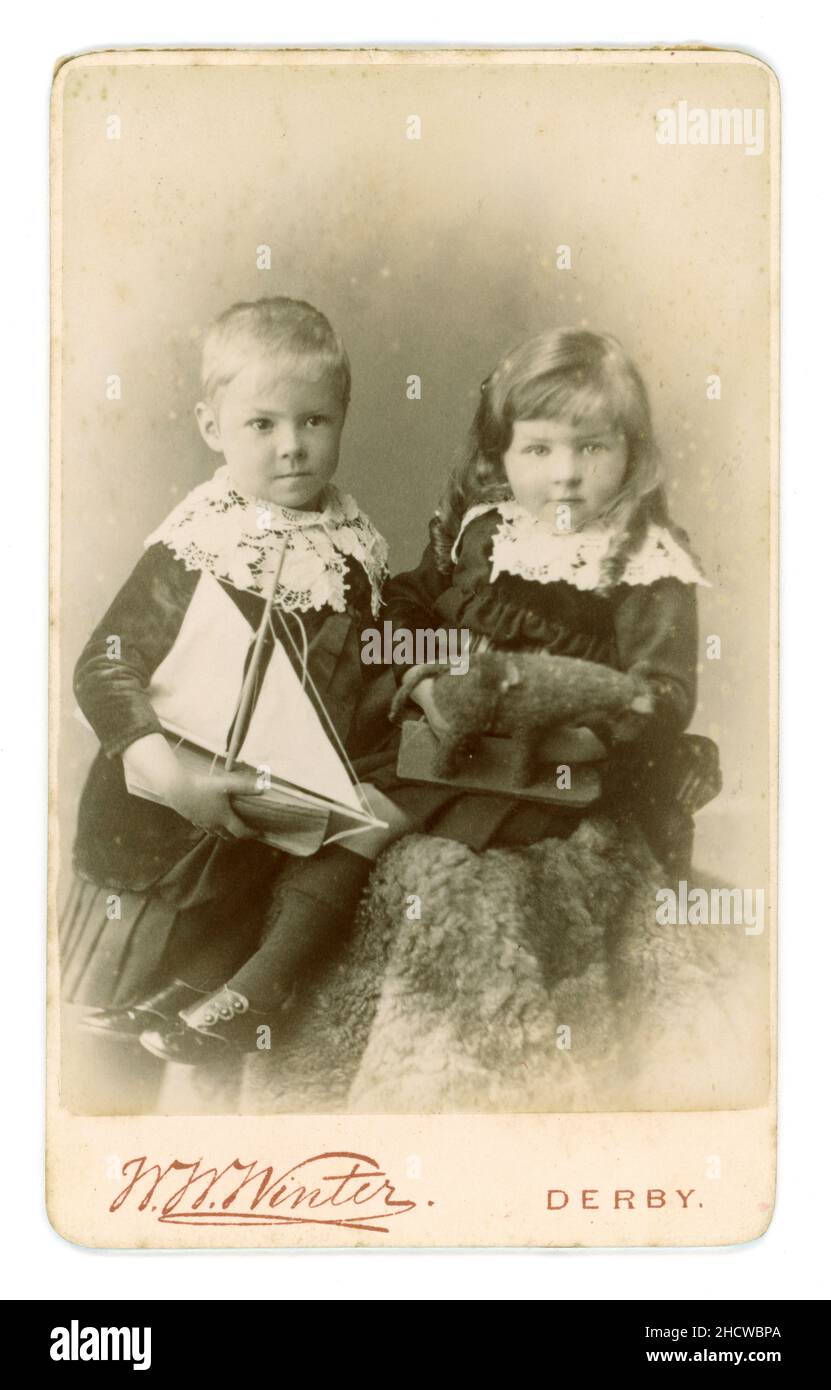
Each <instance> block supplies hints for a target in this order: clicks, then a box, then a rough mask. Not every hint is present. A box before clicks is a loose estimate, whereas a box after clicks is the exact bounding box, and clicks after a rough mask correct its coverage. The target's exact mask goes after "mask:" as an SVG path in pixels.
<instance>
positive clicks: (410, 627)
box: [383, 542, 450, 683]
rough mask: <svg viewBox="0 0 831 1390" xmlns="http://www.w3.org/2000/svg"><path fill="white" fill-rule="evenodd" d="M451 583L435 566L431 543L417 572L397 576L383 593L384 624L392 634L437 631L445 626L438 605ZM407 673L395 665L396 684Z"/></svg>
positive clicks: (404, 667) (402, 667)
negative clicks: (389, 626) (389, 628)
mask: <svg viewBox="0 0 831 1390" xmlns="http://www.w3.org/2000/svg"><path fill="white" fill-rule="evenodd" d="M449 583H450V579H449V577H448V575H446V574H443V573H442V571H441V570H440V569H439V567H438V565H437V564H436V560H435V556H434V554H433V548H432V545H430V544H429V542H428V544H427V546H426V548H425V550H424V554H423V555H422V557H421V560H420V561H419V563H418V564H417V565H416V567H415V569H412V570H406V571H404V573H402V574H397V575H396V576H395V577H394V578H393V579H390V580H389V581H388V582H387V586H386V588H385V590H384V610H383V616H384V620H385V622H389V623H390V624H391V625H392V631H393V632H396V631H407V632H412V633H415V631H416V629H418V628H420V629H421V630H422V631H428V630H432V631H435V630H436V629H437V628H438V627H441V626H442V624H441V622H439V621H437V616H436V610H435V603H436V600H437V599H438V597H439V595H440V594H442V593H443V592H444V590H445V589H446V588H447V587H448V585H449ZM406 671H407V666H406V665H403V664H396V665H394V666H393V672H394V675H395V679H396V681H397V682H399V683H400V681H401V680H402V679H403V677H404V675H405V673H406Z"/></svg>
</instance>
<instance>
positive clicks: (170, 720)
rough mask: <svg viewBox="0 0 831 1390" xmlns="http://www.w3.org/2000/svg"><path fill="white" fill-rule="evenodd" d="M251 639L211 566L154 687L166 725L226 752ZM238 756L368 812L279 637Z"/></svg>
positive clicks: (315, 792)
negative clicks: (211, 571)
mask: <svg viewBox="0 0 831 1390" xmlns="http://www.w3.org/2000/svg"><path fill="white" fill-rule="evenodd" d="M251 640H252V634H251V627H250V624H249V623H248V622H247V621H246V619H245V618H244V617H243V615H242V613H240V611H239V609H238V607H237V605H236V604H235V603H234V601H233V600H232V599H231V598H230V597H229V595H228V594H227V593H226V592H225V590H224V589H223V588H222V585H221V584H219V583H218V582H217V580H215V579H214V578H213V577H212V576H211V575H209V574H207V573H204V572H203V573H202V574H201V575H200V577H199V581H198V583H197V586H196V589H195V591H194V594H193V597H192V599H191V602H190V604H189V606H188V610H187V613H186V614H185V617H184V620H183V622H182V626H181V628H180V630H179V633H178V635H177V637H176V641H175V642H174V644H173V646H172V648H171V650H170V651H169V652H168V654H167V656H166V657H165V658H164V660H163V661H162V662H161V663H160V664H159V666H158V667H157V668H156V670H155V671H154V673H153V676H152V678H151V681H150V684H149V686H148V688H147V694H148V696H149V698H150V702H151V704H152V705H153V708H154V710H155V712H156V714H157V715H158V718H159V720H160V722H161V723H162V724H163V725H164V727H165V729H167V730H169V731H170V732H171V733H173V734H177V735H179V736H180V737H181V738H183V739H187V740H188V741H189V742H190V743H195V744H197V745H198V746H199V747H201V748H205V749H207V750H208V752H210V753H214V754H216V755H217V756H218V757H223V756H224V754H225V751H226V748H227V745H228V734H229V731H230V728H231V724H232V722H233V719H234V713H235V710H236V708H237V704H238V701H239V696H240V689H241V686H242V681H243V672H244V669H245V659H246V656H247V654H248V651H249V648H250V646H251ZM237 757H238V761H240V762H243V763H246V764H248V765H249V766H251V767H255V768H260V767H267V768H268V770H269V775H270V776H271V778H272V779H273V780H274V781H278V780H280V779H283V780H285V781H286V782H291V783H292V784H294V785H295V786H298V787H301V788H303V789H304V790H305V791H306V792H311V793H312V794H313V795H315V796H321V797H325V798H326V799H327V800H328V801H333V802H335V803H337V804H339V805H340V806H342V807H343V808H344V809H348V810H350V811H357V812H358V813H359V815H360V816H362V817H364V816H366V815H367V813H366V811H365V808H364V807H363V806H362V804H361V802H360V800H359V798H358V795H357V793H356V791H355V787H354V784H353V782H352V779H351V778H350V776H349V773H348V771H347V769H346V767H345V766H344V764H343V762H342V761H341V759H340V757H339V756H338V753H337V752H336V751H335V748H334V746H333V745H332V743H331V742H330V741H329V739H328V737H327V735H326V733H325V732H324V729H323V726H322V724H321V721H320V718H319V717H318V714H317V711H316V709H315V707H314V705H313V703H312V701H311V699H310V697H309V696H308V695H307V694H306V692H305V691H304V690H303V687H302V686H301V684H300V681H299V680H298V678H297V676H296V675H295V672H294V669H293V667H292V665H291V662H290V661H289V659H288V657H287V655H286V653H285V651H284V649H283V647H282V645H281V644H280V643H279V642H278V643H277V645H276V647H275V649H274V652H273V653H272V656H271V660H270V661H269V662H268V665H267V667H266V672H265V678H264V680H263V682H262V685H261V688H260V690H259V692H258V694H257V701H256V704H255V706H254V713H253V716H252V718H251V722H250V725H249V728H248V731H247V734H246V737H245V740H244V742H243V744H242V747H241V749H240V750H239V753H238V755H237ZM370 818H371V817H370Z"/></svg>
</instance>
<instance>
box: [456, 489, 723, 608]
mask: <svg viewBox="0 0 831 1390" xmlns="http://www.w3.org/2000/svg"><path fill="white" fill-rule="evenodd" d="M493 510H496V511H497V512H498V513H499V517H500V520H499V525H498V526H497V528H496V531H495V533H494V538H493V559H492V563H491V574H490V578H491V583H492V582H493V581H494V579H496V578H497V576H498V575H500V574H513V575H517V576H518V577H519V578H521V579H533V580H535V581H536V582H537V583H538V584H551V583H554V582H555V581H558V580H560V581H565V583H566V584H573V585H574V587H575V588H576V589H599V588H601V587H602V585H603V562H604V560H605V559H606V557H607V555H608V553H609V549H610V547H611V544H612V537H613V534H614V533H613V531H612V530H610V529H609V528H608V527H595V528H590V527H589V528H587V529H586V530H584V531H572V532H564V533H563V534H561V535H559V534H557V533H556V532H554V531H550V530H549V529H548V528H547V527H545V526H543V525H541V523H540V522H539V521H538V520H537V518H536V517H534V516H532V515H531V513H530V512H527V511H526V510H525V508H524V507H521V506H520V505H519V503H518V502H480V503H478V505H477V506H475V507H471V508H470V510H469V511H468V512H466V513H465V516H464V519H463V521H462V525H461V529H460V531H459V535H458V536H457V538H456V544H455V545H454V547H453V551H452V559H453V560H455V559H456V558H457V553H458V546H459V542H460V540H461V538H462V534H463V532H464V530H465V527H466V526H468V525H469V524H470V522H471V521H473V520H474V519H475V518H476V517H478V516H483V515H484V514H485V512H489V511H493ZM658 579H680V581H681V583H682V584H703V585H706V586H707V587H709V581H708V580H706V579H705V578H704V576H703V574H702V573H701V571H700V570H699V569H698V567H697V565H696V563H695V561H694V560H693V558H692V556H691V555H689V554H688V553H687V551H686V550H684V548H683V546H681V545H679V543H678V541H676V540H675V538H674V536H673V535H672V534H671V532H670V531H668V530H667V529H666V527H664V526H658V525H657V524H656V523H655V522H652V523H650V525H649V528H648V530H647V532H646V535H645V537H644V540H643V543H642V544H641V546H640V547H639V549H638V550H637V551H636V552H635V553H634V554H633V555H630V556H629V559H628V560H627V562H626V567H625V569H624V571H623V574H622V575H621V577H620V579H619V580H618V583H620V584H631V585H635V584H654V583H655V582H656V580H658Z"/></svg>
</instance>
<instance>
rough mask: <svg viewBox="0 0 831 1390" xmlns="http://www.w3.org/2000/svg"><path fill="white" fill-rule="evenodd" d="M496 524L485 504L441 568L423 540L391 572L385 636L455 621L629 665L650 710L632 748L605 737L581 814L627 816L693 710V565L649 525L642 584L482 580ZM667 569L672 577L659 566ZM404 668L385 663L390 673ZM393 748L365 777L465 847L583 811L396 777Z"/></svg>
mask: <svg viewBox="0 0 831 1390" xmlns="http://www.w3.org/2000/svg"><path fill="white" fill-rule="evenodd" d="M500 524H501V516H500V513H499V511H498V510H496V509H491V510H488V511H483V512H481V514H479V515H475V516H472V519H471V520H470V521H469V523H468V524H467V525H466V526H465V527H464V529H463V531H462V533H461V536H460V539H459V540H458V541H457V544H456V547H455V551H454V554H455V563H454V565H453V567H452V569H451V571H450V572H449V573H446V572H442V571H441V570H440V569H439V568H438V566H437V564H436V560H435V557H434V553H433V548H432V546H431V545H428V546H427V547H426V549H425V551H424V554H423V556H422V559H421V562H420V564H419V565H418V566H417V567H416V568H415V569H414V570H410V571H408V572H407V573H404V574H399V575H398V576H396V577H395V578H393V579H392V580H390V582H389V584H388V585H387V588H386V590H385V600H386V603H385V608H384V613H383V616H384V619H385V621H389V622H390V623H391V624H392V628H393V631H395V630H407V631H410V632H413V633H414V632H415V630H416V629H418V628H421V629H422V630H428V629H436V628H441V627H444V628H447V629H451V628H454V629H461V628H466V629H468V631H469V632H470V634H471V641H472V643H473V644H475V639H476V638H477V637H484V638H486V639H487V645H489V646H490V647H492V648H499V649H504V650H514V651H519V650H526V651H527V650H538V651H545V652H549V653H551V654H553V655H558V656H568V657H578V658H581V659H583V660H586V661H594V662H600V663H604V664H607V665H609V666H612V667H614V668H615V669H617V670H621V671H637V672H638V673H639V674H640V675H641V676H643V677H644V678H645V679H646V680H647V681H648V683H649V685H650V687H651V689H652V693H653V697H654V705H655V712H654V714H653V715H652V716H651V718H650V720H649V722H648V724H646V725H645V727H644V731H643V735H642V737H641V738H640V739H639V741H638V744H637V745H636V746H635V747H631V746H629V745H626V746H624V745H620V746H619V747H616V746H615V744H614V738H613V736H612V735H611V732H610V734H609V738H608V744H610V745H611V746H610V757H609V760H608V763H607V765H606V768H605V776H604V787H605V791H604V794H603V798H602V800H601V802H600V803H597V804H594V805H593V807H592V808H591V809H592V812H593V813H594V814H597V813H598V812H605V813H608V814H612V815H618V816H620V815H633V814H634V815H638V814H639V812H640V811H643V810H644V808H643V806H642V805H641V804H640V803H642V802H643V798H642V796H641V795H640V793H638V792H637V791H636V790H635V788H636V786H637V782H638V771H639V769H642V768H643V767H644V766H651V767H653V768H656V769H657V768H658V767H659V766H660V765H661V764H662V763H663V761H664V760H665V757H666V755H667V754H668V753H669V751H670V750H671V749H672V747H673V745H674V744H675V743H676V742H677V740H678V738H679V735H681V734H682V732H683V730H684V729H685V728H686V727H687V724H688V723H689V721H690V719H691V718H692V715H693V711H694V709H695V702H696V665H697V640H698V639H697V613H696V593H695V582H696V581H695V571H694V566H693V562H692V560H691V558H690V557H689V556H687V555H686V553H683V555H680V554H679V550H678V547H677V545H674V544H673V543H672V539H671V537H669V536H667V535H666V534H665V533H664V534H663V535H661V534H658V533H657V532H656V534H655V535H654V536H653V538H652V546H651V549H652V552H653V560H657V561H658V563H653V564H652V565H651V566H650V565H649V564H641V565H640V567H639V566H638V564H637V562H636V563H635V564H633V566H632V574H633V577H634V576H635V575H639V576H640V577H642V578H643V579H646V578H647V577H648V575H649V574H650V573H652V574H654V576H655V577H654V578H653V579H652V580H651V582H640V583H632V582H629V583H620V584H618V585H617V586H615V587H614V588H613V589H612V590H611V591H609V592H605V593H599V592H597V591H596V590H595V589H594V588H591V587H579V573H578V574H575V575H574V576H573V579H575V580H577V582H570V581H568V580H565V579H557V580H547V581H545V582H543V581H538V580H533V579H528V578H525V577H523V576H522V575H519V574H516V573H508V572H500V573H498V574H496V576H495V577H494V578H492V571H493V552H494V538H495V535H496V532H497V528H498V527H499V526H500ZM673 561H675V563H673ZM673 568H675V569H676V570H677V571H678V574H679V575H682V576H683V578H679V577H676V576H675V575H673V574H672V573H667V571H671V570H672V569H673ZM691 581H692V582H691ZM698 582H706V581H698ZM406 669H407V668H406V667H402V666H399V667H397V668H396V676H397V678H398V679H399V680H400V679H401V677H402V676H403V673H404V671H405V670H406ZM420 716H421V711H420V709H418V708H417V707H416V706H412V717H414V718H417V717H420ZM604 742H607V739H605V738H604ZM393 747H394V745H391V746H390V748H389V749H388V757H387V762H386V766H384V767H379V768H378V769H377V770H376V771H375V773H374V775H373V778H372V780H373V781H374V782H375V784H376V785H377V786H378V787H380V788H381V789H382V790H384V791H385V792H386V793H387V795H388V796H390V798H391V799H392V800H393V801H394V802H395V803H396V804H397V805H399V806H400V807H401V808H402V809H404V810H406V811H407V812H408V814H409V815H410V816H411V817H412V819H413V821H414V823H415V825H416V826H417V827H418V828H419V829H421V830H423V831H427V832H428V833H431V834H436V835H442V836H446V837H447V838H450V839H455V840H458V841H460V842H462V843H464V844H466V845H469V846H470V847H471V848H473V849H475V850H482V849H484V848H485V847H486V846H495V845H519V844H530V843H533V842H535V841H538V840H541V839H544V838H548V837H549V836H560V837H562V836H567V835H569V834H571V832H572V831H573V829H574V828H575V827H576V825H577V824H578V823H579V821H580V819H581V818H582V816H583V815H584V814H586V812H585V811H579V810H576V809H573V808H568V807H563V806H554V805H547V804H541V803H539V802H528V801H522V800H519V799H516V798H514V797H511V796H510V795H509V794H505V795H491V794H490V793H479V792H475V793H474V792H468V791H463V792H460V791H457V790H455V789H454V788H453V787H452V786H451V787H448V786H446V785H431V784H429V783H424V782H407V781H405V780H403V779H401V778H400V777H399V776H398V774H397V772H396V770H395V766H394V763H393V759H392V751H393ZM659 802H660V798H653V803H652V804H650V808H649V816H651V818H652V819H653V821H656V820H657V821H658V822H659V821H660V816H661V811H660V805H659ZM644 818H647V817H646V815H645V813H644Z"/></svg>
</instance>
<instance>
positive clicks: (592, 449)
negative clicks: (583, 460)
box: [583, 440, 609, 458]
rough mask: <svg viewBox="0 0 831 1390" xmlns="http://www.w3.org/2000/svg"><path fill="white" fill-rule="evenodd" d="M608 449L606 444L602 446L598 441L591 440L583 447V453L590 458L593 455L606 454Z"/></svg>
mask: <svg viewBox="0 0 831 1390" xmlns="http://www.w3.org/2000/svg"><path fill="white" fill-rule="evenodd" d="M608 448H609V446H608V444H602V443H601V442H600V441H599V440H592V442H591V443H590V444H584V445H583V453H584V454H588V455H589V457H590V458H591V457H593V455H595V454H601V453H606V452H608Z"/></svg>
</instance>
